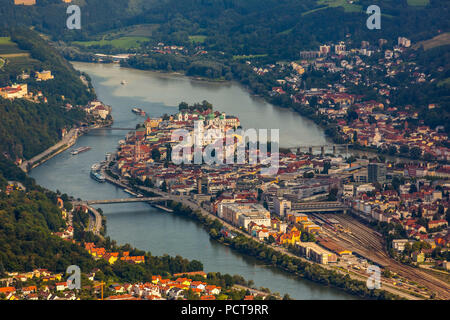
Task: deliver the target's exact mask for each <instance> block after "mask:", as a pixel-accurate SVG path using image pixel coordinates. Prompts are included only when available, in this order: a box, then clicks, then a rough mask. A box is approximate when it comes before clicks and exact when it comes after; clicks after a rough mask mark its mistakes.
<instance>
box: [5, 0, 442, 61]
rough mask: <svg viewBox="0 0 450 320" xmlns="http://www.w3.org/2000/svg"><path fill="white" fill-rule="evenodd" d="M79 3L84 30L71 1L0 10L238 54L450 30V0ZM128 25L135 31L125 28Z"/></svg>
mask: <svg viewBox="0 0 450 320" xmlns="http://www.w3.org/2000/svg"><path fill="white" fill-rule="evenodd" d="M73 3H75V4H79V5H80V6H81V13H82V29H81V30H68V29H66V27H65V20H66V17H67V15H65V14H64V13H65V8H66V6H67V5H65V4H63V3H61V1H58V0H42V1H39V3H38V4H37V5H36V6H33V7H26V8H24V7H21V6H13V5H12V4H11V1H9V0H0V17H2V19H1V21H2V22H3V24H5V25H12V24H17V23H21V24H25V25H33V26H34V27H35V28H36V29H37V30H39V31H42V32H45V33H48V34H50V35H52V37H53V38H54V39H64V40H78V41H87V40H90V41H92V40H112V39H116V38H117V37H121V36H125V37H126V36H128V37H132V36H133V35H134V36H135V35H136V33H134V34H133V32H135V31H136V29H129V27H130V26H140V31H142V30H144V31H145V32H144V34H145V36H146V37H147V36H148V38H149V41H151V42H156V41H165V42H169V43H172V44H178V45H187V44H190V43H192V42H194V43H196V44H198V43H202V44H204V45H205V46H206V47H208V48H209V49H210V50H219V51H225V52H228V53H231V54H233V55H249V54H268V55H269V56H272V57H276V58H287V59H288V58H293V57H296V56H297V55H298V51H299V50H302V49H308V48H313V47H316V46H317V45H318V44H321V43H324V42H327V41H336V40H342V39H345V38H346V37H347V35H350V36H351V38H352V40H354V41H356V42H357V41H360V40H362V39H365V40H369V41H375V40H377V39H379V38H386V39H388V40H396V39H397V37H398V36H399V35H403V36H406V37H409V38H411V39H412V41H413V42H417V41H420V40H425V39H428V38H431V37H433V36H435V35H437V34H438V30H440V31H441V32H442V31H448V30H449V23H448V19H447V17H448V16H449V4H448V1H445V0H434V1H430V2H429V3H428V4H427V1H407V0H401V1H393V0H384V1H380V0H370V1H369V0H355V1H352V3H350V2H349V1H347V0H304V1H298V0H283V1H278V0H184V1H179V0H164V1H143V0H114V1H112V0H90V1H84V0H74V1H73ZM372 4H376V5H379V6H380V8H381V12H382V14H383V16H382V28H381V30H368V29H367V28H366V19H367V14H366V13H365V10H366V8H367V7H368V6H369V5H372ZM44 13H45V14H44ZM13 17H14V18H13ZM94 17H95V18H94ZM19 18H20V19H19ZM148 26H151V27H148ZM423 26H427V27H426V28H424V27H423ZM126 27H128V29H127V28H126ZM124 30H128V31H129V32H128V33H127V32H125V34H124V33H123V32H122V31H124ZM110 31H111V32H110ZM121 32H122V33H121ZM138 34H142V32H138Z"/></svg>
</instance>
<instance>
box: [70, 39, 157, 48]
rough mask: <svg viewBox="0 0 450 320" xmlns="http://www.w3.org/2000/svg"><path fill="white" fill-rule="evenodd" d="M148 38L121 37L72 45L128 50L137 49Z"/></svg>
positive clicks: (76, 42) (75, 42)
mask: <svg viewBox="0 0 450 320" xmlns="http://www.w3.org/2000/svg"><path fill="white" fill-rule="evenodd" d="M149 40H150V38H148V37H121V38H117V39H112V40H105V39H102V40H98V41H74V42H73V44H76V45H80V46H85V47H91V46H100V47H103V46H112V47H115V48H117V49H123V50H128V49H132V48H139V47H140V45H141V42H147V41H149Z"/></svg>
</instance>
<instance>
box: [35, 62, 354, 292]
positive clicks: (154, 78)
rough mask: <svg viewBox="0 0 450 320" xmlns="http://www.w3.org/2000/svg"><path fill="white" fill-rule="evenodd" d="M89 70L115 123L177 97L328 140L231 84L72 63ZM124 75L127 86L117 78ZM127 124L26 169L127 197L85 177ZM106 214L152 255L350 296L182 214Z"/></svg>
mask: <svg viewBox="0 0 450 320" xmlns="http://www.w3.org/2000/svg"><path fill="white" fill-rule="evenodd" d="M74 66H75V67H76V68H77V69H79V70H81V71H85V72H87V73H88V74H89V75H90V76H91V78H92V83H93V86H94V88H95V90H96V92H97V95H98V97H99V99H100V100H101V101H103V102H104V103H106V104H108V105H111V106H112V108H113V111H112V115H113V118H114V120H115V122H114V126H115V127H127V128H130V127H134V126H135V125H136V124H137V123H140V122H142V121H143V120H144V119H143V118H142V117H139V116H136V115H135V114H133V113H132V112H131V107H132V106H135V105H136V106H138V107H140V108H142V109H143V110H145V111H146V112H147V113H148V114H149V115H150V116H153V117H155V116H161V115H162V114H164V113H168V114H170V113H175V112H176V111H177V107H176V106H177V105H178V103H179V102H181V101H186V102H188V103H194V102H200V101H202V100H208V101H209V102H211V103H212V104H213V105H214V106H215V109H216V110H220V111H224V112H226V113H227V114H233V115H237V116H238V117H239V118H240V120H241V124H242V126H243V127H244V128H250V127H252V128H280V145H282V146H285V147H291V146H296V145H318V144H322V143H324V142H325V141H326V139H325V136H324V133H323V131H322V130H321V129H320V128H319V127H317V126H316V125H315V124H314V123H312V122H311V121H309V120H305V119H303V118H302V117H300V116H299V115H298V114H296V113H294V112H292V111H290V110H286V109H282V108H277V107H274V106H272V105H270V104H268V103H266V102H265V101H263V100H261V99H259V98H255V97H252V96H251V95H249V93H248V92H247V91H246V90H245V89H244V88H242V87H241V86H239V85H238V84H235V83H211V82H205V81H197V80H192V79H189V78H186V77H183V76H175V75H167V74H160V73H155V72H149V71H140V70H133V69H124V68H120V67H119V66H118V65H112V64H88V63H74ZM122 80H125V81H126V82H127V84H126V85H121V84H120V83H121V81H122ZM124 135H125V132H124V131H108V130H97V131H93V132H90V133H89V134H87V135H84V136H82V137H80V138H79V140H78V141H77V143H76V145H75V146H74V147H73V148H77V147H80V146H90V147H91V148H92V150H90V151H88V152H84V153H81V154H79V155H76V156H73V155H71V154H70V150H67V151H65V152H63V153H61V154H59V155H57V156H56V157H54V158H52V159H50V160H49V161H47V162H46V163H44V164H42V165H41V166H39V167H37V168H35V169H33V170H32V171H31V173H30V175H31V176H32V177H33V178H35V179H36V181H37V182H38V183H39V184H40V185H42V186H44V187H46V188H48V189H50V190H54V191H56V190H60V191H61V192H63V193H67V194H69V195H72V196H74V197H76V198H82V199H84V200H93V199H111V198H123V197H127V196H129V195H128V194H127V193H125V192H123V191H122V190H121V189H119V188H117V187H115V186H112V185H110V184H107V183H104V184H101V183H97V182H95V181H94V180H92V179H91V178H90V177H89V172H90V167H91V166H92V164H94V163H96V162H100V161H102V160H103V159H104V157H105V154H106V153H107V152H112V151H114V150H115V149H116V147H117V142H118V141H119V140H120V139H122V138H123V137H124ZM101 208H102V210H103V212H104V214H105V216H106V218H107V234H108V235H109V236H110V237H111V238H112V239H114V240H116V241H117V243H119V244H125V243H129V244H131V245H132V246H134V247H137V248H139V249H143V250H147V251H150V252H151V253H152V254H153V255H162V254H166V253H167V254H170V255H181V256H183V257H185V258H187V259H197V260H199V261H201V262H202V263H203V265H204V269H205V271H206V272H213V271H218V272H221V273H229V274H239V275H242V276H243V277H244V278H245V279H247V280H250V279H251V280H253V281H254V283H255V285H256V286H257V287H266V288H270V289H271V290H272V291H273V292H279V293H281V294H284V293H288V294H289V295H290V296H291V297H292V298H295V299H306V300H307V299H354V297H353V296H351V295H348V294H346V293H344V292H341V291H339V290H337V289H333V288H328V287H324V286H321V285H318V284H316V283H313V282H310V281H307V280H303V279H296V278H294V277H293V276H291V275H289V274H287V273H285V272H282V271H280V270H277V269H275V268H273V267H270V266H265V265H263V264H261V262H259V261H257V260H256V259H253V258H249V257H246V256H243V255H241V254H238V253H236V252H234V251H232V250H231V249H229V248H228V247H225V246H223V245H221V244H219V243H217V242H215V241H213V240H210V239H209V235H208V234H207V232H205V231H204V230H203V229H202V227H201V226H200V225H198V224H197V223H195V222H194V221H192V220H189V219H187V218H184V217H180V216H176V215H173V214H170V213H166V212H164V211H162V210H159V209H156V208H153V207H150V206H149V205H147V204H143V203H130V204H114V205H103V206H101Z"/></svg>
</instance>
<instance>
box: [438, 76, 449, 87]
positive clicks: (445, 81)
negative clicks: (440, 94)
mask: <svg viewBox="0 0 450 320" xmlns="http://www.w3.org/2000/svg"><path fill="white" fill-rule="evenodd" d="M437 86H438V87H443V86H450V78H447V79H445V80H441V81H439V82H438V84H437Z"/></svg>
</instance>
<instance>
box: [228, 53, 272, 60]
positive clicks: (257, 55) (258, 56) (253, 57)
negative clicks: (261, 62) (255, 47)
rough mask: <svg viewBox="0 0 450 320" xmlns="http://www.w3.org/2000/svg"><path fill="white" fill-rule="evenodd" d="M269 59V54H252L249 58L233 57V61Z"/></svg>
mask: <svg viewBox="0 0 450 320" xmlns="http://www.w3.org/2000/svg"><path fill="white" fill-rule="evenodd" d="M263 57H267V54H251V55H248V56H233V60H246V59H256V58H263Z"/></svg>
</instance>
